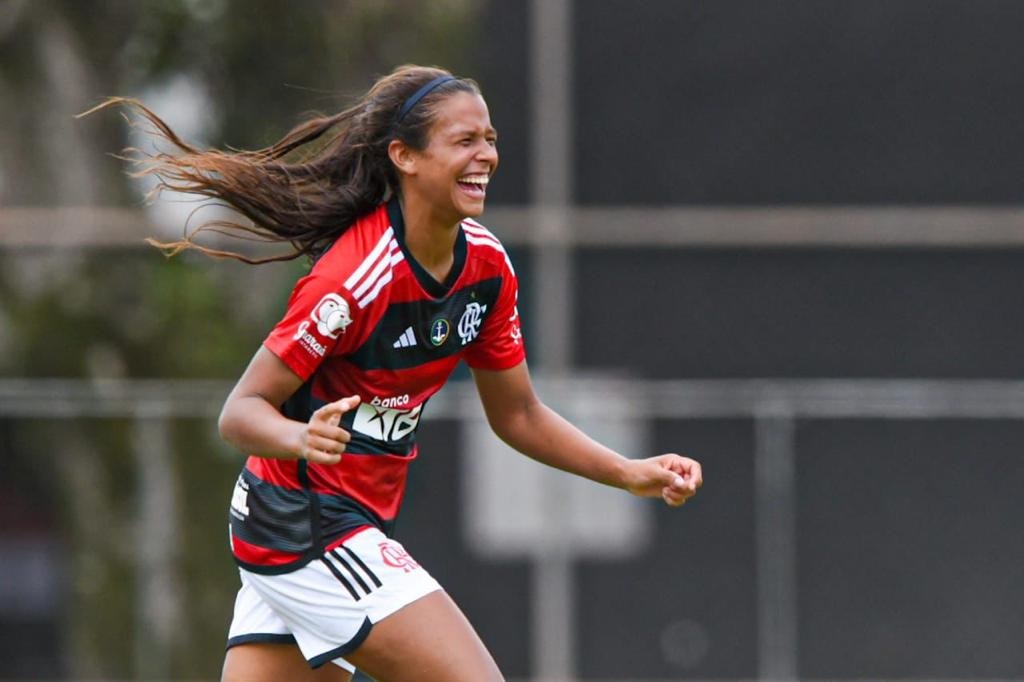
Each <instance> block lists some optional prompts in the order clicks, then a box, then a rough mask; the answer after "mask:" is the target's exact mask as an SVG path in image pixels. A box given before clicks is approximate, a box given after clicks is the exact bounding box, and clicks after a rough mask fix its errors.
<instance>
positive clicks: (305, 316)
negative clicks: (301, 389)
mask: <svg viewBox="0 0 1024 682" xmlns="http://www.w3.org/2000/svg"><path fill="white" fill-rule="evenodd" d="M353 310H356V307H355V306H354V305H353V301H352V299H351V294H350V293H349V292H348V291H346V290H345V289H344V288H343V287H342V285H341V283H340V282H338V281H337V279H336V278H333V277H325V276H323V275H319V274H317V273H316V272H313V273H311V274H309V275H307V276H306V277H303V278H302V279H300V280H299V281H298V282H297V283H296V285H295V289H293V290H292V295H291V297H290V298H289V300H288V308H287V310H286V311H285V314H284V317H282V318H281V321H280V322H278V323H277V325H275V326H274V328H273V329H272V330H271V331H270V334H268V335H267V338H266V339H265V340H264V342H263V345H264V346H266V348H267V349H268V350H270V352H272V353H273V354H274V355H276V356H277V357H279V358H281V360H282V361H283V362H284V363H285V364H286V365H288V367H289V368H291V370H292V371H293V372H295V374H297V375H298V376H299V377H300V378H301V379H303V380H306V379H308V378H309V377H310V376H312V374H313V372H315V371H316V369H317V367H319V366H320V363H321V362H323V360H324V358H325V357H326V356H328V355H331V354H336V353H345V352H347V349H350V348H351V347H352V346H353V344H354V338H355V336H356V334H357V333H358V328H359V327H360V326H361V325H360V324H359V323H358V321H357V320H355V319H353V316H352V311H353Z"/></svg>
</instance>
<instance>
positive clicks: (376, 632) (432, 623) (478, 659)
mask: <svg viewBox="0 0 1024 682" xmlns="http://www.w3.org/2000/svg"><path fill="white" fill-rule="evenodd" d="M345 658H346V659H347V660H349V661H351V662H352V663H353V664H355V666H356V667H357V668H359V669H360V670H363V671H365V672H367V673H368V674H369V675H370V676H372V677H373V678H374V679H376V680H378V682H392V681H393V680H416V681H417V682H434V681H437V682H460V681H462V680H465V681H466V682H486V681H489V680H503V679H504V678H503V677H502V675H501V672H500V671H499V670H498V666H497V664H496V663H495V662H494V659H493V658H492V657H491V654H490V653H489V652H488V651H487V648H486V647H485V646H484V644H483V642H482V641H480V637H479V636H477V634H476V631H475V630H474V629H473V626H472V625H470V624H469V621H468V620H467V619H466V617H465V616H464V615H463V614H462V611H460V610H459V607H458V606H456V605H455V602H454V601H452V599H451V597H449V596H448V594H447V593H445V592H443V591H441V590H436V591H434V592H431V593H430V594H428V595H426V596H424V597H421V598H419V599H417V600H416V601H414V602H412V603H411V604H408V605H406V606H404V607H402V608H401V609H399V610H398V611H396V612H394V613H392V614H391V615H389V616H387V617H386V618H384V619H382V620H380V621H379V622H377V623H375V624H374V626H373V629H372V630H371V631H370V634H369V636H367V638H366V640H365V641H364V642H363V643H362V644H361V645H360V646H359V648H357V649H356V650H355V651H353V652H351V653H348V654H346V655H345Z"/></svg>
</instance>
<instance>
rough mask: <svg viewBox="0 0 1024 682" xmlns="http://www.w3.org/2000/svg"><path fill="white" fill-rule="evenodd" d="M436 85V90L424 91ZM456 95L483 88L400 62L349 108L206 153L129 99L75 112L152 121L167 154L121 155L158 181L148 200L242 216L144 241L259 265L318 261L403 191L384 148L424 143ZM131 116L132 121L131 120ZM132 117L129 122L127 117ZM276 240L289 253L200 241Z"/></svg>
mask: <svg viewBox="0 0 1024 682" xmlns="http://www.w3.org/2000/svg"><path fill="white" fill-rule="evenodd" d="M426 86H430V87H426ZM455 92H470V93H473V94H480V89H479V86H477V84H476V83H475V82H474V81H472V80H470V79H464V78H455V77H454V76H452V75H451V74H450V73H448V72H447V71H445V70H444V69H439V68H436V67H424V66H415V65H405V66H400V67H398V68H397V69H395V70H394V71H392V72H391V73H390V74H388V75H386V76H384V77H382V78H380V79H379V80H377V82H376V83H374V85H373V87H371V88H370V90H369V91H368V92H367V93H366V94H365V95H363V96H362V97H361V98H360V99H359V100H358V101H357V102H356V103H355V104H354V105H353V106H352V107H350V108H348V109H345V110H344V111H341V112H339V113H336V114H333V115H330V116H317V117H314V118H311V119H310V120H307V121H305V122H303V123H300V124H299V125H297V126H295V127H294V128H292V130H291V131H289V132H288V133H287V134H286V135H285V136H284V137H282V138H281V139H280V140H278V141H277V142H275V143H274V144H272V145H270V146H269V147H266V148H264V149H258V150H254V151H246V150H220V149H200V148H198V147H196V146H193V145H192V144H190V143H188V142H186V141H185V140H183V139H182V138H181V137H179V136H178V134H177V133H176V132H175V131H174V130H173V129H172V128H171V127H170V126H169V125H168V124H167V123H166V122H165V121H164V120H163V119H161V118H160V116H158V115H157V114H156V113H155V112H153V111H152V110H150V109H149V108H148V107H146V105H144V104H143V103H142V102H140V101H138V100H136V99H132V98H128V97H111V98H108V99H106V100H105V101H103V102H102V103H100V104H99V105H98V106H96V107H93V108H92V109H89V110H88V111H85V112H83V113H81V114H79V117H82V116H87V115H89V114H92V113H94V112H97V111H100V110H104V109H108V108H111V107H121V108H123V109H126V110H127V111H129V112H132V113H134V114H136V115H138V116H140V117H141V121H138V120H136V121H134V122H132V123H133V125H137V124H138V123H140V122H143V123H148V124H149V127H148V128H147V132H148V133H149V134H150V135H151V136H153V137H154V138H156V139H157V140H158V141H162V142H166V143H169V144H170V146H171V149H172V150H171V151H170V152H165V151H158V152H146V151H143V150H140V149H138V148H134V147H129V148H127V149H125V150H123V151H122V153H121V154H119V155H118V158H120V159H122V160H124V161H126V162H128V163H129V164H131V165H132V166H133V167H134V170H133V171H132V172H130V175H132V176H133V177H139V178H142V177H153V178H155V179H156V186H155V187H154V188H153V190H152V191H151V192H150V195H149V196H148V197H147V198H149V199H154V198H156V197H157V196H159V194H160V193H161V192H162V191H164V190H173V191H176V192H183V193H187V194H194V195H198V196H200V197H204V198H205V199H208V200H210V201H213V202H216V203H223V204H226V205H227V206H229V207H231V208H233V209H234V210H235V211H237V212H238V213H239V214H241V216H242V217H244V218H245V219H246V221H245V222H242V221H240V220H234V219H231V220H221V219H218V220H207V221H204V222H202V223H201V224H199V225H198V227H195V228H194V229H191V230H190V229H189V228H188V226H186V229H185V235H184V236H183V238H182V239H180V240H177V241H172V242H163V241H159V240H156V239H152V238H150V239H147V240H146V241H147V242H148V243H150V244H151V245H153V246H155V247H157V248H159V249H160V250H162V251H163V252H164V254H166V255H167V256H174V255H176V254H178V253H180V252H182V251H185V250H188V249H193V250H196V251H200V252H202V253H203V254H205V255H207V256H211V257H215V258H233V259H236V260H239V261H242V262H245V263H250V264H258V263H269V262H274V261H285V260H292V259H295V258H297V257H299V256H303V255H304V256H306V257H308V258H309V259H311V260H312V259H315V258H317V257H318V256H319V255H320V254H322V253H323V252H324V251H326V250H327V248H329V247H330V245H331V244H333V243H334V241H335V240H336V239H337V238H338V237H339V236H341V235H342V234H343V233H344V232H345V231H346V230H347V229H348V228H349V226H351V225H352V223H353V222H355V220H356V219H357V218H359V217H360V216H362V215H364V214H366V213H368V212H369V211H371V210H372V209H373V208H375V207H376V206H377V205H379V204H380V203H381V202H383V201H385V200H386V199H387V197H389V196H391V195H392V194H394V193H397V192H398V191H399V185H398V177H397V173H396V171H395V168H394V166H393V165H392V163H391V160H390V158H389V157H388V152H387V150H388V144H389V143H390V142H391V141H392V140H395V139H398V140H401V141H402V142H404V143H405V144H407V145H409V146H410V147H412V148H413V149H424V148H426V146H427V142H428V133H429V130H430V126H431V124H432V123H433V122H434V120H435V119H436V116H437V104H438V103H439V102H441V101H442V100H443V99H444V98H445V97H447V96H450V95H451V94H453V93H455ZM126 118H127V117H126ZM130 121H131V119H130ZM206 232H208V233H215V234H224V235H228V236H231V237H234V238H238V239H243V240H251V241H257V242H262V243H271V244H285V243H287V244H289V245H290V247H291V250H290V251H288V252H286V253H283V254H280V255H273V256H268V257H263V258H252V257H248V256H246V255H244V254H241V253H237V252H235V251H228V250H221V249H214V248H210V247H208V246H203V245H202V244H199V243H197V241H196V238H197V237H198V236H199V235H200V234H202V233H206Z"/></svg>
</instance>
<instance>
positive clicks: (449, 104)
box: [430, 92, 494, 135]
mask: <svg viewBox="0 0 1024 682" xmlns="http://www.w3.org/2000/svg"><path fill="white" fill-rule="evenodd" d="M466 130H468V131H473V132H478V131H484V132H486V131H492V130H494V128H493V127H492V126H491V116H490V113H489V112H488V111H487V103H486V102H484V98H483V97H481V96H480V95H477V94H475V93H472V92H456V93H455V94H453V95H450V96H448V97H445V98H444V99H443V100H441V101H440V102H438V104H437V109H436V110H435V118H434V123H433V125H431V127H430V132H431V135H434V134H441V135H445V134H451V135H454V134H456V133H458V132H461V131H466Z"/></svg>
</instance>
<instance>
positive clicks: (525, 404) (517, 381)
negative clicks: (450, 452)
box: [473, 361, 703, 506]
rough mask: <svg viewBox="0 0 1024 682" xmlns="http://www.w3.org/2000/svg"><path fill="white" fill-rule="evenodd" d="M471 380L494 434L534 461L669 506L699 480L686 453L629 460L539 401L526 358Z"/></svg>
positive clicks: (476, 374) (691, 492) (684, 497)
mask: <svg viewBox="0 0 1024 682" xmlns="http://www.w3.org/2000/svg"><path fill="white" fill-rule="evenodd" d="M473 378H474V380H475V381H476V387H477V392H478V393H479V394H480V400H481V402H482V403H483V406H484V412H485V413H486V414H487V421H488V423H490V425H491V428H492V429H493V430H494V433H495V434H497V436H498V437H499V438H501V439H502V440H503V441H505V442H506V443H508V444H509V445H510V446H511V447H513V448H515V449H516V450H518V451H519V452H522V453H523V454H524V455H527V456H528V457H531V458H533V459H535V460H537V461H538V462H542V463H544V464H547V465H548V466H552V467H555V468H556V469H561V470H563V471H568V472H569V473H573V474H577V475H579V476H583V477H585V478H589V479H591V480H593V481H597V482H599V483H604V484H606V485H610V486H614V487H617V488H623V489H625V490H628V491H629V492H631V493H633V494H634V495H639V496H641V497H661V498H662V499H664V500H665V502H666V503H668V504H670V505H672V506H679V505H681V504H683V503H684V502H686V500H688V499H689V498H691V497H693V495H694V494H696V492H697V489H698V488H700V486H701V484H702V482H703V478H702V476H701V467H700V464H698V463H697V462H696V461H694V460H692V459H690V458H688V457H681V456H679V455H676V454H664V455H658V456H655V457H649V458H647V459H627V458H626V457H623V456H622V455H620V454H619V453H617V452H615V451H614V450H611V449H609V448H607V447H605V446H603V445H601V444H600V443H598V442H596V441H595V440H593V439H592V438H590V437H589V436H587V435H586V434H585V433H583V432H582V431H580V430H579V429H577V428H576V427H575V426H573V425H572V424H570V423H569V422H568V421H566V420H565V419H563V418H562V417H561V416H560V415H558V414H557V413H556V412H555V411H554V410H552V409H551V408H549V407H548V406H547V405H545V404H544V403H542V402H541V401H540V399H539V398H538V397H537V394H536V393H535V392H534V390H533V383H532V382H531V381H530V373H529V370H528V369H527V367H526V362H525V361H524V362H521V363H519V364H518V365H516V366H515V367H512V368H511V369H506V370H501V371H488V370H480V369H476V370H473Z"/></svg>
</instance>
